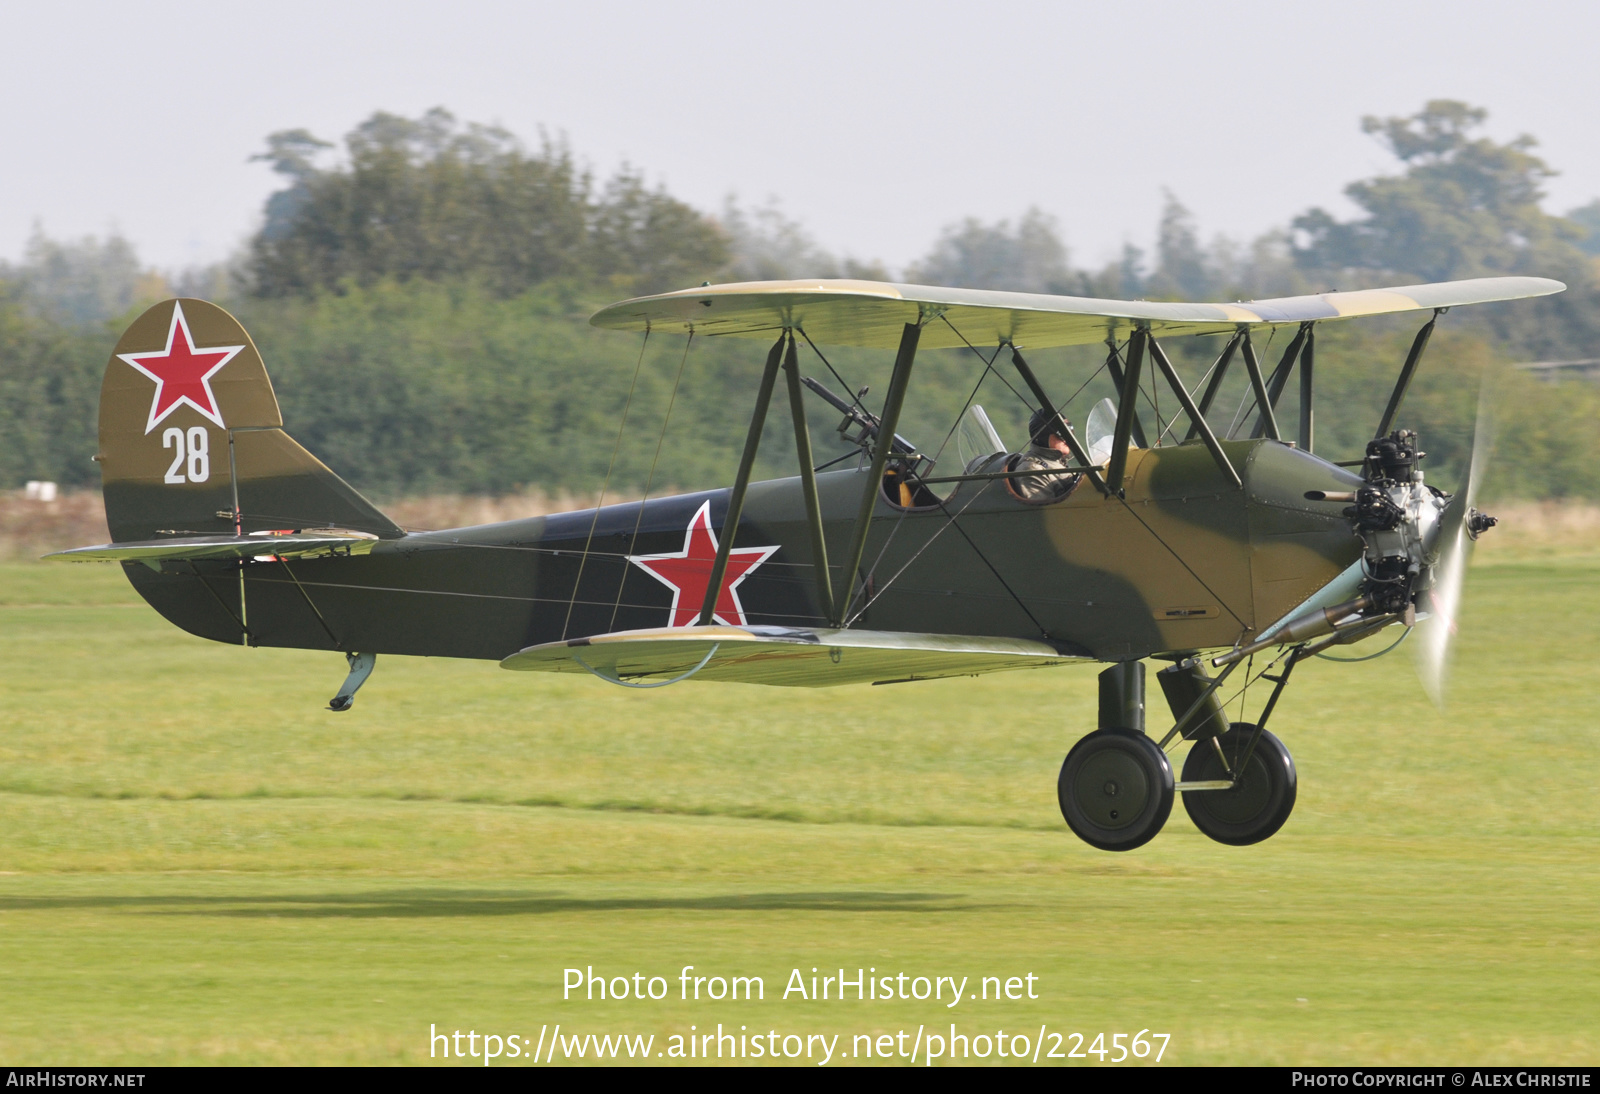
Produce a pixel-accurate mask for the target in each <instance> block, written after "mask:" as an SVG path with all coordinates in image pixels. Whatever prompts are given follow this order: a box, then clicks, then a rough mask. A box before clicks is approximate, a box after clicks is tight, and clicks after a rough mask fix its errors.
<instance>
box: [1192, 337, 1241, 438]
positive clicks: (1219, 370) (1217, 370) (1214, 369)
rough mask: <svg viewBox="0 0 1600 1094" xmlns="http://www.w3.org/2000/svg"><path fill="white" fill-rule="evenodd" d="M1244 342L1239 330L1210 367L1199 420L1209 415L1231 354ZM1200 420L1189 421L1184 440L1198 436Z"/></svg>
mask: <svg viewBox="0 0 1600 1094" xmlns="http://www.w3.org/2000/svg"><path fill="white" fill-rule="evenodd" d="M1243 340H1244V331H1243V330H1242V329H1241V330H1240V331H1239V332H1238V333H1237V334H1235V335H1234V336H1233V337H1232V338H1230V339H1229V340H1228V344H1227V346H1226V347H1225V348H1224V349H1223V351H1222V356H1220V357H1218V358H1217V363H1216V364H1214V365H1212V366H1211V382H1210V383H1209V384H1207V385H1206V392H1205V394H1204V395H1202V396H1200V418H1204V417H1205V416H1206V415H1207V414H1209V413H1211V404H1212V402H1214V401H1215V400H1216V397H1217V392H1218V391H1220V390H1222V378H1223V377H1224V376H1226V375H1227V374H1228V365H1229V364H1231V363H1232V362H1233V354H1234V351H1236V350H1237V349H1238V348H1239V343H1240V342H1241V341H1243ZM1200 418H1191V419H1190V420H1189V432H1188V433H1187V434H1185V435H1184V438H1183V439H1184V440H1186V441H1192V440H1194V439H1195V438H1196V437H1198V436H1199V435H1200Z"/></svg>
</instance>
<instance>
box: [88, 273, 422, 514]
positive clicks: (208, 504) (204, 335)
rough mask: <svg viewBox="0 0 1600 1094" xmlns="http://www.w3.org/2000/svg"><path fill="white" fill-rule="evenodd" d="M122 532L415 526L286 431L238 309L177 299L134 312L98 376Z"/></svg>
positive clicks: (103, 467) (103, 458) (105, 472)
mask: <svg viewBox="0 0 1600 1094" xmlns="http://www.w3.org/2000/svg"><path fill="white" fill-rule="evenodd" d="M99 449H100V451H99V454H98V455H97V456H96V457H95V459H96V460H97V461H99V463H100V473H101V481H102V489H103V491H104V494H105V503H106V523H107V524H108V525H109V526H110V531H111V538H112V540H113V541H115V542H127V541H137V540H150V539H157V538H160V537H162V536H169V535H190V536H222V535H241V534H249V533H251V532H260V531H271V530H284V529H294V530H302V529H313V528H345V529H350V530H352V531H357V532H367V533H371V534H373V535H377V536H379V537H381V538H385V539H388V538H393V537H398V536H401V535H404V534H405V533H404V532H403V531H402V530H401V529H400V528H399V527H397V526H396V525H395V523H394V522H393V521H391V520H389V518H388V517H386V516H384V515H383V514H382V513H381V512H379V511H378V509H377V508H376V507H374V506H373V505H372V503H371V502H369V501H367V499H366V498H364V497H362V496H361V494H360V493H359V492H357V491H356V490H355V489H354V488H353V487H352V486H350V484H349V483H347V482H345V481H344V480H343V479H341V478H340V477H339V476H338V475H336V474H334V473H333V471H331V470H329V468H328V467H327V466H326V465H325V464H323V463H322V461H321V460H319V459H317V458H316V457H315V456H313V455H312V454H311V453H310V452H308V451H306V450H305V449H304V448H302V447H301V446H300V445H299V444H297V443H296V442H295V441H294V439H293V438H291V437H290V436H289V435H288V434H287V433H285V432H284V431H283V416H282V414H281V413H280V412H279V409H278V399H277V396H276V395H275V394H274V393H273V390H272V381H271V380H270V379H268V377H267V370H266V367H265V366H264V365H263V364H262V361H261V355H260V353H258V352H257V350H256V347H255V344H254V343H253V342H252V341H251V340H250V336H249V335H248V334H246V333H245V329H244V327H243V326H241V325H240V323H239V321H238V320H237V319H235V318H234V317H233V316H232V315H230V314H228V312H226V311H224V310H223V309H222V308H219V307H217V306H216V305H215V304H210V303H207V302H205V301H203V300H192V299H181V300H167V301H164V302H163V303H160V304H157V305H155V306H154V307H152V308H150V309H149V310H148V311H146V312H145V313H144V314H143V315H141V316H139V318H137V319H135V320H134V321H133V324H132V325H131V326H129V327H128V329H127V330H126V331H125V332H124V333H123V335H122V338H121V339H120V340H118V342H117V345H116V348H115V349H113V350H112V352H111V359H110V360H109V361H108V362H107V364H106V372H105V378H104V380H103V381H102V383H101V387H100V438H99Z"/></svg>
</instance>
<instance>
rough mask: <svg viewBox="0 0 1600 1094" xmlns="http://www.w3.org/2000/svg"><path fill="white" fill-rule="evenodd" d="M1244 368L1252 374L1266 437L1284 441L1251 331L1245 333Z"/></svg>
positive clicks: (1253, 386) (1251, 379) (1231, 432)
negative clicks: (1263, 377) (1263, 379)
mask: <svg viewBox="0 0 1600 1094" xmlns="http://www.w3.org/2000/svg"><path fill="white" fill-rule="evenodd" d="M1244 368H1245V371H1246V372H1248V373H1249V374H1250V390H1251V391H1252V392H1253V393H1254V394H1255V397H1256V406H1257V407H1258V408H1259V409H1260V411H1261V425H1262V427H1263V429H1264V431H1265V433H1266V435H1267V436H1268V437H1271V438H1272V439H1273V440H1275V441H1277V440H1282V439H1283V438H1281V437H1279V436H1278V419H1277V416H1276V415H1274V414H1273V413H1272V400H1271V399H1268V398H1267V385H1266V384H1265V383H1264V382H1263V381H1262V379H1261V362H1260V361H1258V360H1256V347H1255V346H1254V345H1253V344H1252V343H1251V341H1250V332H1249V331H1245V332H1244ZM1228 435H1229V436H1230V437H1231V436H1232V435H1233V431H1232V430H1230V431H1229V433H1228Z"/></svg>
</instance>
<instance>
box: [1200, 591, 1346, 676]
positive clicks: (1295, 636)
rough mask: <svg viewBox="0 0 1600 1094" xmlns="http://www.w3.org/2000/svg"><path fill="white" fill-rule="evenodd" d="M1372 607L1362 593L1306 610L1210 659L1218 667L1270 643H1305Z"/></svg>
mask: <svg viewBox="0 0 1600 1094" xmlns="http://www.w3.org/2000/svg"><path fill="white" fill-rule="evenodd" d="M1372 606H1373V600H1372V598H1371V597H1370V596H1359V597H1357V598H1356V599H1354V600H1347V601H1345V602H1344V603H1343V604H1335V605H1334V606H1333V607H1331V608H1318V609H1317V610H1316V611H1312V612H1307V613H1306V614H1305V615H1302V616H1300V617H1299V618H1298V619H1291V620H1290V621H1289V622H1287V623H1285V624H1284V625H1283V626H1281V627H1279V628H1278V629H1277V630H1275V631H1273V632H1272V633H1271V634H1269V635H1267V637H1265V638H1259V639H1257V640H1256V641H1254V642H1252V643H1250V644H1249V645H1248V646H1240V647H1239V648H1238V649H1236V650H1229V651H1228V652H1227V653H1225V654H1223V655H1222V656H1220V657H1214V658H1212V659H1211V663H1212V664H1213V665H1215V666H1216V667H1217V668H1221V667H1222V666H1224V665H1231V664H1233V662H1235V661H1238V660H1240V659H1242V658H1245V657H1249V656H1250V655H1251V654H1252V653H1260V652H1261V651H1262V650H1264V649H1267V648H1269V647H1271V646H1287V645H1291V644H1293V643H1296V642H1304V641H1306V640H1307V639H1309V638H1317V637H1319V636H1320V635H1324V634H1330V633H1332V632H1333V631H1336V630H1339V629H1340V627H1339V623H1340V620H1343V619H1348V618H1349V617H1350V616H1352V615H1360V614H1361V613H1362V612H1365V611H1367V610H1368V609H1369V608H1371V607H1372ZM1365 622H1367V620H1365V619H1358V620H1356V621H1355V622H1354V623H1351V624H1348V625H1349V626H1352V627H1354V626H1359V625H1361V624H1362V623H1365Z"/></svg>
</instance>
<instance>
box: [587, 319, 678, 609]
mask: <svg viewBox="0 0 1600 1094" xmlns="http://www.w3.org/2000/svg"><path fill="white" fill-rule="evenodd" d="M692 345H694V329H693V328H690V330H689V337H688V339H687V340H686V341H685V342H684V343H683V357H682V359H681V360H679V361H678V375H677V377H676V378H675V379H674V380H673V381H672V394H671V395H670V396H668V398H667V411H666V413H665V414H663V415H662V417H661V435H660V436H658V437H657V438H656V454H655V455H654V456H653V457H651V459H650V473H649V474H647V475H646V476H645V479H644V497H642V498H640V499H639V512H638V513H637V514H636V515H635V516H634V518H633V535H632V536H631V537H630V538H629V540H628V554H630V555H631V554H633V553H634V551H636V550H638V548H639V526H640V525H641V524H642V523H644V506H645V502H647V501H649V500H650V488H651V486H653V485H655V481H656V465H657V464H658V463H660V462H661V446H662V445H663V444H665V443H666V440H667V425H668V424H669V423H670V422H671V421H672V407H673V405H674V404H675V403H677V401H678V387H679V385H680V384H682V383H683V370H684V367H685V366H686V365H688V363H689V347H690V346H692ZM631 572H632V571H631V569H630V568H629V567H626V566H625V567H623V570H622V579H621V580H620V581H618V582H617V599H616V603H614V604H612V605H611V623H610V625H609V626H607V628H606V629H607V630H616V627H617V612H618V611H620V610H621V609H622V589H623V586H625V585H627V583H628V574H629V573H631Z"/></svg>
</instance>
